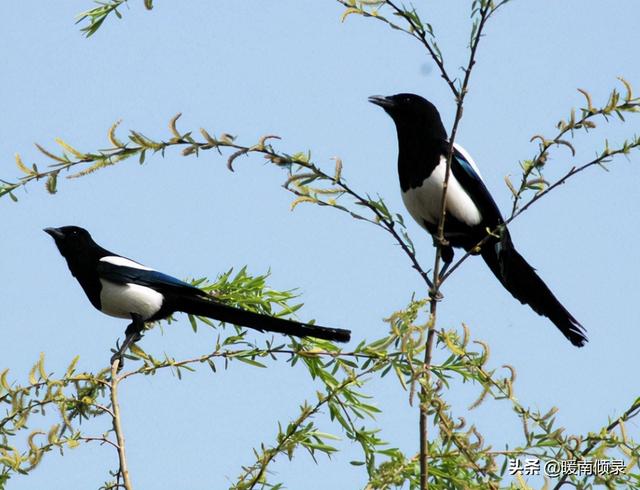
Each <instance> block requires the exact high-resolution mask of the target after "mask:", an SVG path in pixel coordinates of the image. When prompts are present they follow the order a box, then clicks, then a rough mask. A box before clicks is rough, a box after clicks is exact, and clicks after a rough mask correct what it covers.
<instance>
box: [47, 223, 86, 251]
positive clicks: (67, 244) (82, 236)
mask: <svg viewBox="0 0 640 490" xmlns="http://www.w3.org/2000/svg"><path fill="white" fill-rule="evenodd" d="M43 231H44V232H45V233H48V234H49V235H51V237H52V238H53V239H54V241H55V242H56V246H57V247H58V250H59V251H60V253H61V254H62V255H63V256H64V257H70V256H75V255H78V254H80V253H81V252H84V251H85V250H87V249H90V248H92V247H95V246H96V243H95V242H94V241H93V239H92V238H91V235H90V234H89V232H88V231H87V230H85V229H84V228H80V227H79V226H62V227H60V228H45V229H44V230H43Z"/></svg>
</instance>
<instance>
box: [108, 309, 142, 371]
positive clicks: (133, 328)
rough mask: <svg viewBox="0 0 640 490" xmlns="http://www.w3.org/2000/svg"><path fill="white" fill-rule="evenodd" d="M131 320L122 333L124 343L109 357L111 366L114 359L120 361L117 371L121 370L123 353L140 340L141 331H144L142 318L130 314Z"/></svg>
mask: <svg viewBox="0 0 640 490" xmlns="http://www.w3.org/2000/svg"><path fill="white" fill-rule="evenodd" d="M131 319H132V320H133V321H132V322H131V323H130V324H129V325H128V326H127V329H126V330H125V332H124V334H125V337H124V342H123V343H122V345H121V346H120V348H119V349H118V351H117V352H116V353H115V354H114V355H113V356H111V364H113V363H114V362H115V360H116V359H119V360H120V366H119V367H118V371H119V370H120V369H122V366H124V353H125V352H126V351H127V349H128V348H129V347H130V346H131V344H133V343H135V342H137V341H138V340H140V339H141V338H142V331H143V330H144V322H143V321H142V317H141V316H140V315H138V314H136V313H131Z"/></svg>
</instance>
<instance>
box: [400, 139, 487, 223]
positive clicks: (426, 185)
mask: <svg viewBox="0 0 640 490" xmlns="http://www.w3.org/2000/svg"><path fill="white" fill-rule="evenodd" d="M461 153H462V152H461ZM463 155H464V153H463ZM465 158H466V156H465ZM469 163H470V164H472V165H473V166H474V168H475V165H474V164H473V163H472V161H469ZM446 170H447V160H446V159H445V158H444V157H441V158H440V163H439V164H438V166H437V167H436V168H435V169H434V171H433V172H432V173H431V175H430V176H429V177H428V178H427V179H426V180H425V181H424V182H423V183H422V186H421V187H416V188H414V189H409V190H408V191H407V192H404V193H403V194H402V201H403V202H404V205H405V206H406V207H407V210H408V211H409V214H411V216H412V217H413V219H415V220H416V221H417V222H418V224H419V225H420V226H422V227H423V228H425V226H424V221H426V222H428V223H431V224H437V223H438V221H439V220H440V214H441V207H440V203H441V202H442V187H443V183H444V176H445V173H446ZM446 208H447V212H448V213H450V214H451V215H452V216H453V217H455V218H456V219H457V220H458V221H461V222H462V223H465V224H467V225H469V226H475V225H477V224H479V223H480V222H481V221H482V214H480V210H479V209H478V208H477V207H476V205H475V204H474V203H473V201H472V200H471V197H469V194H467V193H466V191H465V190H464V189H463V188H462V186H461V185H460V182H458V180H457V179H456V178H455V176H454V175H453V172H451V173H450V174H449V183H448V189H447V202H446Z"/></svg>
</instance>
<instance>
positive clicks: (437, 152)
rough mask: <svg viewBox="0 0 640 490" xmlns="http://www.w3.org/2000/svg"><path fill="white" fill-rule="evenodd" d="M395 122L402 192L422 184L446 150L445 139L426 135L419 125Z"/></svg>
mask: <svg viewBox="0 0 640 490" xmlns="http://www.w3.org/2000/svg"><path fill="white" fill-rule="evenodd" d="M403 126H404V125H401V124H396V129H397V132H398V176H399V177H400V188H401V189H402V192H407V191H408V190H409V189H415V188H417V187H420V186H422V183H423V182H424V181H425V179H427V178H428V177H429V176H430V175H431V173H432V172H433V171H434V169H435V168H436V167H437V166H438V164H439V163H440V158H441V157H442V155H446V154H447V151H448V149H449V148H448V143H447V141H446V140H445V139H441V138H437V137H433V136H428V133H427V132H426V131H424V130H423V128H420V127H419V126H413V127H412V126H404V127H403Z"/></svg>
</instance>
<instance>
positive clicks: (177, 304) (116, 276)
mask: <svg viewBox="0 0 640 490" xmlns="http://www.w3.org/2000/svg"><path fill="white" fill-rule="evenodd" d="M44 231H45V232H46V233H48V234H49V235H51V237H52V238H53V239H54V241H55V243H56V246H57V247H58V250H59V251H60V254H61V255H62V256H63V257H64V258H65V260H66V261H67V265H68V267H69V270H70V271H71V274H72V275H73V276H74V277H75V278H76V279H77V280H78V282H79V283H80V286H82V289H83V290H84V292H85V294H86V295H87V298H89V301H90V302H91V304H92V305H93V306H94V307H95V308H97V309H98V310H100V311H101V312H102V313H105V314H107V315H109V316H113V317H116V318H127V319H130V320H131V323H130V324H129V326H128V327H127V329H126V331H125V340H124V342H123V343H122V346H120V348H119V349H118V350H117V352H116V353H115V354H114V355H113V357H112V358H111V364H113V362H114V361H115V360H116V359H120V361H121V364H122V361H123V355H124V353H125V352H126V350H127V349H128V348H129V346H130V345H131V344H132V343H135V342H137V341H139V340H140V339H141V338H142V331H143V330H144V326H145V323H147V322H154V321H157V320H162V319H164V318H167V317H169V316H171V315H173V314H174V313H175V312H178V311H181V312H184V313H189V314H191V315H197V316H204V317H208V318H212V319H214V320H219V321H221V322H225V323H232V324H234V325H240V326H244V327H248V328H253V329H255V330H258V331H261V332H264V331H268V332H276V333H281V334H285V335H293V336H295V337H316V338H319V339H325V340H333V341H338V342H348V341H349V339H350V336H351V332H350V331H349V330H343V329H338V328H328V327H321V326H318V325H309V324H306V323H301V322H297V321H293V320H285V319H282V318H275V317H272V316H268V315H263V314H259V313H254V312H252V311H247V310H243V309H240V308H235V307H233V306H229V305H227V304H224V303H222V302H220V301H218V300H216V299H215V298H213V297H212V296H210V295H209V294H207V293H206V292H205V291H202V290H201V289H198V288H197V287H195V286H192V285H191V284H188V283H186V282H183V281H181V280H179V279H176V278H175V277H171V276H169V275H167V274H163V273H162V272H158V271H155V270H153V269H151V268H149V267H146V266H144V265H142V264H140V263H138V262H135V261H133V260H131V259H128V258H126V257H123V256H121V255H118V254H115V253H113V252H109V251H108V250H106V249H104V248H102V247H101V246H100V245H98V244H97V243H96V242H94V241H93V238H91V235H90V234H89V232H88V231H87V230H85V229H84V228H80V227H78V226H63V227H61V228H45V229H44Z"/></svg>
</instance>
